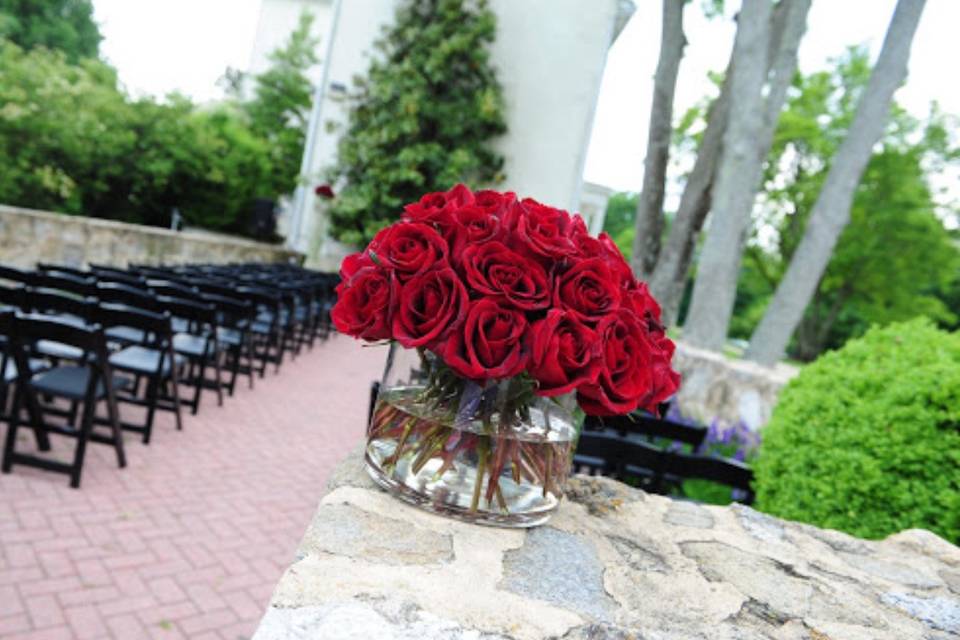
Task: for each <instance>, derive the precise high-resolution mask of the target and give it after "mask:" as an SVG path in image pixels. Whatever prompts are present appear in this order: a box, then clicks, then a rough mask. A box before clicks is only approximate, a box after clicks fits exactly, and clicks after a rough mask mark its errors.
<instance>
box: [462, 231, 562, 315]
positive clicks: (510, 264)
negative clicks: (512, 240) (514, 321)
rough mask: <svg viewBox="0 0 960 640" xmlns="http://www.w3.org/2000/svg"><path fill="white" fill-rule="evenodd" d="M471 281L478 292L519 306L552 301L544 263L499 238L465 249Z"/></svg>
mask: <svg viewBox="0 0 960 640" xmlns="http://www.w3.org/2000/svg"><path fill="white" fill-rule="evenodd" d="M462 261H463V270H464V273H465V275H466V279H467V283H468V284H469V285H470V286H471V287H473V288H474V289H475V290H476V291H477V292H479V293H482V294H484V295H485V296H489V297H491V298H493V299H496V300H500V301H501V302H502V303H504V304H507V305H509V306H514V307H517V308H519V309H526V310H533V309H544V308H546V307H548V306H549V305H550V280H549V278H548V277H547V272H546V271H544V269H543V267H541V266H540V265H539V264H537V263H536V262H534V261H533V260H529V259H527V258H525V257H523V256H522V255H520V254H518V253H514V252H513V251H511V250H510V249H508V248H507V247H506V246H505V245H503V244H501V243H499V242H485V243H483V244H472V245H469V246H468V247H467V248H466V249H464V251H463V258H462Z"/></svg>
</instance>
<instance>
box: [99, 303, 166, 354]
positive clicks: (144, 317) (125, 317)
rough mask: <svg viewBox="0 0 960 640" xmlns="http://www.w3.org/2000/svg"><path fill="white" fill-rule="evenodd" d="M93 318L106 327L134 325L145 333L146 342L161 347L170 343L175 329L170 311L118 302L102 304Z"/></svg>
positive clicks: (133, 326)
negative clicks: (152, 309) (135, 307)
mask: <svg viewBox="0 0 960 640" xmlns="http://www.w3.org/2000/svg"><path fill="white" fill-rule="evenodd" d="M93 320H94V322H96V323H97V324H98V325H100V326H101V327H103V328H104V329H109V328H110V327H132V328H134V329H139V330H140V331H142V332H143V334H144V344H146V345H148V346H155V347H160V346H164V345H166V344H169V342H170V340H171V339H172V337H173V329H172V328H171V323H170V314H169V313H168V312H166V311H165V312H163V313H154V312H152V311H146V310H143V309H133V308H131V307H127V306H123V305H117V304H100V305H99V306H98V307H97V308H96V309H95V311H94V312H93Z"/></svg>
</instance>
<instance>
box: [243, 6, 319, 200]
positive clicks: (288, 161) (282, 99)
mask: <svg viewBox="0 0 960 640" xmlns="http://www.w3.org/2000/svg"><path fill="white" fill-rule="evenodd" d="M312 25H313V16H312V15H311V14H309V13H303V14H302V15H301V16H300V23H299V25H298V26H297V28H296V30H295V31H294V32H293V33H292V34H291V35H290V39H289V40H288V41H287V44H286V45H285V46H284V47H282V48H280V49H277V50H276V51H274V52H273V53H271V54H270V56H269V58H270V62H271V63H272V64H271V66H270V68H269V69H267V70H266V71H264V72H263V73H261V74H260V75H258V76H256V77H255V78H254V83H255V86H254V95H253V98H252V99H251V100H249V101H247V102H245V103H243V110H244V112H245V113H246V114H247V116H248V117H249V119H250V126H251V129H252V130H253V133H254V134H256V135H258V136H260V137H261V138H263V139H264V140H266V141H267V142H268V144H269V146H270V151H271V154H270V155H271V158H270V159H271V162H272V163H273V167H274V170H273V175H274V176H275V178H276V184H274V185H273V192H274V193H289V192H290V191H293V189H294V187H296V181H297V176H298V175H299V174H300V160H301V156H302V155H303V145H304V141H305V139H306V131H307V121H308V120H309V118H310V105H311V103H312V86H311V84H310V79H309V78H308V77H307V75H306V71H307V70H308V69H309V68H310V67H312V66H313V65H315V64H317V62H318V61H319V59H318V58H317V54H316V49H317V45H318V44H319V39H318V38H316V37H314V36H313V35H311V32H310V28H311V26H312Z"/></svg>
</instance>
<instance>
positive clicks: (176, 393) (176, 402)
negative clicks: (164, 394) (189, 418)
mask: <svg viewBox="0 0 960 640" xmlns="http://www.w3.org/2000/svg"><path fill="white" fill-rule="evenodd" d="M170 388H171V389H172V393H171V394H170V395H171V396H172V397H173V413H174V416H176V420H177V431H183V418H182V417H181V414H180V385H179V383H178V382H177V380H176V379H172V380H170Z"/></svg>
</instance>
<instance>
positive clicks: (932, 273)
mask: <svg viewBox="0 0 960 640" xmlns="http://www.w3.org/2000/svg"><path fill="white" fill-rule="evenodd" d="M869 74H870V66H869V59H868V57H867V54H866V51H865V50H862V49H851V50H850V51H849V52H848V53H847V55H846V56H844V57H842V58H841V59H840V60H838V62H837V66H836V68H835V69H833V70H831V71H828V72H821V73H816V74H812V75H810V76H807V77H798V78H797V81H796V82H795V87H794V92H793V95H792V96H791V98H790V101H789V104H788V108H787V110H786V111H785V112H784V114H783V115H782V117H781V120H780V123H779V125H778V129H777V136H776V140H775V142H774V148H773V149H772V151H771V156H770V160H769V162H768V166H767V176H766V177H767V180H766V187H765V192H764V195H765V203H766V206H765V207H762V208H761V214H760V215H759V216H758V217H757V219H756V220H755V225H754V242H752V243H751V248H750V250H749V252H748V255H749V258H748V259H749V260H750V261H751V262H752V264H751V269H752V270H753V271H754V276H757V275H759V276H760V277H761V278H763V279H765V280H766V281H767V283H768V285H769V287H770V289H769V291H770V293H772V292H773V290H774V289H775V287H776V284H777V283H778V282H779V280H780V278H781V277H782V274H783V272H784V270H785V269H786V266H787V265H788V264H789V261H790V259H791V258H792V256H793V252H794V251H795V249H796V247H797V245H798V244H799V242H800V240H801V238H802V237H803V231H804V228H805V224H806V220H807V217H808V215H809V212H810V210H811V208H812V207H813V204H814V202H815V200H816V197H817V194H818V193H819V190H820V186H821V184H822V183H823V180H824V178H825V177H826V173H827V170H828V169H829V162H830V159H831V158H832V157H833V154H834V151H835V150H836V148H837V146H839V144H840V142H841V141H842V139H843V136H844V135H845V132H846V131H847V128H848V127H849V124H850V120H851V119H852V117H853V112H854V109H855V106H856V103H857V100H858V98H859V95H860V93H861V92H862V91H863V89H864V88H865V86H866V82H867V80H868V78H869ZM952 125H953V123H952V121H951V120H950V119H949V118H947V117H946V116H944V115H942V114H940V113H939V112H938V111H937V110H936V108H934V109H932V111H931V115H930V117H929V118H928V119H927V121H926V122H919V121H917V120H916V119H915V118H913V117H912V116H910V115H909V114H908V113H907V112H906V111H905V110H904V109H902V108H901V107H899V106H898V105H894V108H893V113H892V114H891V117H890V121H889V124H888V127H887V132H886V134H885V135H884V137H883V139H882V140H881V145H880V147H879V149H878V150H877V151H876V152H875V154H874V156H873V158H872V159H871V160H870V163H869V164H868V166H867V170H866V172H865V174H864V176H863V179H862V181H861V184H860V187H859V189H858V190H857V193H856V196H855V199H854V203H853V208H852V211H851V221H850V224H849V225H848V227H847V228H846V229H845V231H844V233H843V235H842V236H841V238H840V241H839V243H838V244H837V247H836V249H835V251H834V254H833V258H832V259H831V261H830V264H829V266H828V268H827V271H826V273H825V274H824V277H823V278H822V279H821V282H820V285H819V287H818V288H817V291H816V293H815V295H814V298H813V300H812V302H811V304H810V307H809V308H808V309H807V312H806V314H805V317H804V319H803V321H802V322H801V325H800V327H799V328H798V331H797V335H796V337H795V339H794V343H793V345H792V348H791V352H792V354H793V355H795V356H796V357H799V358H801V359H805V360H809V359H812V358H814V357H816V355H818V354H819V353H821V352H822V351H823V350H824V349H826V348H832V347H837V346H839V345H841V344H843V342H844V341H845V340H846V339H848V338H849V337H851V336H855V335H860V334H862V333H863V332H864V331H866V329H867V328H868V327H869V326H870V325H871V324H874V323H879V324H886V323H889V322H894V321H899V320H905V319H908V318H912V317H916V316H918V315H926V316H928V317H930V318H933V319H934V320H937V321H940V322H944V323H950V322H952V321H954V320H955V318H956V311H957V310H955V311H951V310H950V309H948V308H947V306H946V305H945V304H944V302H943V297H944V294H945V293H946V292H947V291H948V290H949V289H950V286H951V284H952V282H953V281H954V280H955V279H956V278H957V276H958V275H960V249H958V247H957V246H956V244H955V243H954V242H952V241H951V238H950V235H949V232H948V231H947V229H946V228H945V226H944V222H943V219H942V217H943V216H944V215H950V213H949V209H950V203H944V202H939V201H938V199H937V197H936V195H935V193H934V191H933V188H932V186H931V184H930V177H931V176H932V175H935V174H936V173H937V172H938V171H939V169H940V168H941V167H942V166H943V165H944V164H945V163H947V162H951V161H953V160H955V159H957V157H958V152H957V149H956V148H954V147H953V146H952V144H951V137H952V129H953V126H952ZM765 238H766V242H764V239H765ZM770 245H772V246H770ZM745 273H746V274H747V275H749V273H750V272H749V271H746V272H745ZM757 284H758V282H757V280H756V278H755V279H754V282H753V285H754V286H753V287H752V291H753V294H754V295H753V298H754V299H753V301H752V302H751V303H749V304H747V305H745V306H744V309H745V311H747V312H748V313H749V315H751V316H752V318H751V319H753V320H754V321H757V320H759V317H760V313H759V311H760V308H761V307H762V305H763V302H762V298H761V296H760V295H757V293H756V292H757V290H758V287H757V286H756V285H757ZM745 293H747V294H750V293H751V288H748V289H747V290H746V291H745ZM765 297H766V296H765V295H764V296H763V298H765Z"/></svg>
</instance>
